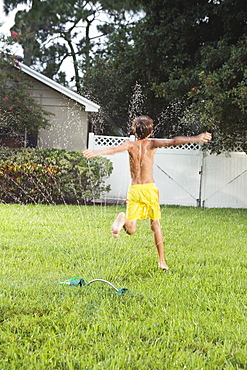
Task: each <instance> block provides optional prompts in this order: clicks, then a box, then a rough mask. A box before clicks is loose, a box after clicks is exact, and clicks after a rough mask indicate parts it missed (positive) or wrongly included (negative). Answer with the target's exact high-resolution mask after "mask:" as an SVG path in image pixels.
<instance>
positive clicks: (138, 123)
mask: <svg viewBox="0 0 247 370" xmlns="http://www.w3.org/2000/svg"><path fill="white" fill-rule="evenodd" d="M153 124H154V122H153V120H152V118H150V117H148V116H140V117H136V118H135V119H134V120H133V122H132V130H133V132H134V134H135V137H136V138H137V139H138V140H140V139H145V138H146V137H148V136H150V134H151V133H152V131H153Z"/></svg>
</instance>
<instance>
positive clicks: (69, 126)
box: [17, 63, 100, 150]
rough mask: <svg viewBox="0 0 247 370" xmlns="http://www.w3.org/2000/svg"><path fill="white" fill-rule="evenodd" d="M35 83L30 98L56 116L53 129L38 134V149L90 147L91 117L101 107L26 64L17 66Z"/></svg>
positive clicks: (52, 116)
mask: <svg viewBox="0 0 247 370" xmlns="http://www.w3.org/2000/svg"><path fill="white" fill-rule="evenodd" d="M17 67H18V68H20V70H21V71H23V72H24V73H25V74H26V75H27V76H28V78H29V79H30V80H31V82H32V85H33V86H32V88H31V89H30V91H29V93H30V95H31V96H32V97H33V98H34V99H36V100H37V101H38V102H39V103H40V105H41V106H42V108H43V109H45V110H46V111H48V112H51V113H53V115H51V116H50V117H49V120H50V124H51V125H50V127H49V128H48V129H41V130H40V131H39V134H38V139H37V147H38V148H43V149H44V148H58V149H66V150H83V149H85V148H86V146H87V137H88V114H89V113H91V112H98V110H99V108H100V107H99V105H97V104H95V103H93V102H92V101H90V100H88V99H86V98H84V97H83V96H81V95H79V94H77V93H75V92H74V91H72V90H70V89H68V88H66V87H64V86H62V85H60V84H59V83H57V82H55V81H53V80H52V79H50V78H48V77H46V76H44V75H43V74H41V73H39V72H37V71H35V70H34V69H32V68H30V67H28V66H26V65H25V64H23V63H18V66H17Z"/></svg>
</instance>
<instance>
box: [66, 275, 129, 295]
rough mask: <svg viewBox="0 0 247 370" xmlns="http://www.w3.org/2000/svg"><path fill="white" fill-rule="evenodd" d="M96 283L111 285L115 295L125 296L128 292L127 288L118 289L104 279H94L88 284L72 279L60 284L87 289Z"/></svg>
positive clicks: (75, 278) (81, 280) (78, 278)
mask: <svg viewBox="0 0 247 370" xmlns="http://www.w3.org/2000/svg"><path fill="white" fill-rule="evenodd" d="M96 281H101V282H103V283H106V284H108V285H110V286H111V287H112V288H113V289H115V292H114V294H118V295H120V294H124V293H125V292H126V291H127V290H128V289H127V288H120V289H118V288H116V287H115V286H114V285H113V284H112V283H110V282H109V281H107V280H104V279H93V280H91V281H89V282H88V283H86V282H85V280H84V279H82V278H80V277H73V278H71V279H68V280H65V281H62V282H60V284H63V285H64V284H65V285H70V286H80V287H84V288H86V287H87V286H89V285H90V284H92V283H94V282H96Z"/></svg>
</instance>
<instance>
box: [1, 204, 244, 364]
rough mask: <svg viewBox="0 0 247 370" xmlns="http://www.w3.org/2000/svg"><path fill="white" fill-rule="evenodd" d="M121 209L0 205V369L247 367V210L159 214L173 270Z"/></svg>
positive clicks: (144, 228)
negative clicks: (128, 228)
mask: <svg viewBox="0 0 247 370" xmlns="http://www.w3.org/2000/svg"><path fill="white" fill-rule="evenodd" d="M122 210H124V207H121V206H109V207H101V206H98V207H93V206H92V207H86V206H82V207H79V206H78V207H77V206H68V207H67V206H32V205H29V206H21V205H4V204H0V253H1V261H2V262H1V272H0V276H1V279H0V287H1V290H0V369H18V370H20V369H68V370H69V369H110V370H111V369H114V370H118V369H124V370H128V369H136V370H137V369H138V370H140V369H172V370H174V369H191V370H197V369H210V370H212V369H213V370H215V369H247V344H246V342H247V298H246V293H247V292H246V285H247V284H246V276H247V274H246V273H247V259H246V254H247V210H246V209H245V210H240V209H239V210H234V209H199V208H189V207H188V208H187V207H185V208H184V207H163V208H162V221H161V222H162V229H163V234H164V240H165V250H166V260H167V263H168V265H169V266H170V270H169V272H163V271H160V270H158V268H157V255H156V250H155V247H154V245H153V239H152V234H151V231H150V230H149V223H148V220H144V221H140V222H139V223H138V230H137V232H136V234H135V235H132V236H129V235H126V234H125V233H124V232H121V235H120V237H119V238H118V239H113V238H112V237H111V235H110V233H109V230H110V225H111V223H112V221H113V219H114V217H115V216H116V214H117V213H118V212H119V211H122ZM74 276H81V277H83V278H84V279H85V280H86V282H89V281H90V280H92V279H95V278H96V279H97V278H99V279H106V280H108V281H110V282H111V283H113V284H114V285H115V286H117V287H118V288H121V287H126V288H128V292H127V293H126V294H123V295H116V294H114V289H113V288H111V287H110V286H109V285H108V284H105V283H101V282H95V283H93V284H91V285H89V286H88V287H81V288H80V287H68V286H64V285H60V284H59V282H61V281H64V280H66V279H68V278H71V277H74Z"/></svg>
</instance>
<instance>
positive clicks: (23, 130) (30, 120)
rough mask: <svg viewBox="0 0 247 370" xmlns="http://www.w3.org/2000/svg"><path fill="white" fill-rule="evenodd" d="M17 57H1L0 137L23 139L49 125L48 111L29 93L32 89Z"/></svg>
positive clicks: (2, 54)
mask: <svg viewBox="0 0 247 370" xmlns="http://www.w3.org/2000/svg"><path fill="white" fill-rule="evenodd" d="M18 63H19V62H18V60H16V56H11V55H8V54H6V53H1V55H0V101H1V104H0V114H1V116H0V134H1V135H7V136H12V137H17V138H19V137H22V138H23V140H24V136H25V134H29V135H34V136H35V135H37V133H38V130H39V129H40V128H46V127H48V125H49V120H48V116H49V115H50V113H49V112H47V111H45V110H43V109H42V107H41V106H40V104H38V102H37V101H36V100H34V99H33V98H32V97H31V96H30V94H29V93H28V89H30V87H31V86H32V84H31V83H30V81H29V80H28V79H27V78H26V77H25V75H24V73H23V72H22V71H21V70H20V69H19V68H18Z"/></svg>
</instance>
